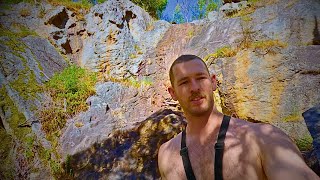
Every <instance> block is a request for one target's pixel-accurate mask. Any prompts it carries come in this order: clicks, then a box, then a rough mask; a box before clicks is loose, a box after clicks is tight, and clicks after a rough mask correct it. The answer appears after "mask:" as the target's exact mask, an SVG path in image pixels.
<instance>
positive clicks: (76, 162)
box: [59, 109, 186, 179]
mask: <svg viewBox="0 0 320 180" xmlns="http://www.w3.org/2000/svg"><path fill="white" fill-rule="evenodd" d="M185 126H186V121H185V120H184V117H183V115H182V113H181V112H175V111H173V110H169V109H164V110H160V111H158V112H156V113H154V114H153V115H151V116H150V117H149V118H147V119H146V120H144V121H143V122H141V123H139V124H137V126H136V127H135V128H133V129H129V130H122V131H120V130H118V131H115V132H113V133H111V134H110V135H109V138H108V139H106V140H105V141H103V142H102V143H95V144H94V145H93V146H91V147H90V148H89V149H87V150H85V151H82V152H79V153H77V154H75V155H72V156H68V157H67V159H66V160H65V162H64V164H63V167H64V171H65V172H66V173H65V174H61V175H60V177H59V179H60V178H63V179H158V178H160V174H159V170H158V167H157V164H158V160H157V154H158V149H159V147H160V145H161V144H163V143H164V142H166V141H168V140H169V139H171V138H172V137H174V136H176V135H177V134H178V133H179V132H181V131H182V129H183V128H184V127H185Z"/></svg>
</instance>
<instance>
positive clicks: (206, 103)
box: [186, 92, 213, 116]
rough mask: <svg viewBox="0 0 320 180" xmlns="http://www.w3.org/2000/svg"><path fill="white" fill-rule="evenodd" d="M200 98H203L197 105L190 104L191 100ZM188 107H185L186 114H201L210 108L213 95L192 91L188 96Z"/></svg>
mask: <svg viewBox="0 0 320 180" xmlns="http://www.w3.org/2000/svg"><path fill="white" fill-rule="evenodd" d="M197 98H201V99H202V100H203V102H202V104H201V105H200V106H198V107H195V106H192V100H194V99H197ZM188 103H189V107H188V108H186V111H187V113H188V114H190V115H192V116H202V115H203V114H206V113H207V112H208V111H210V110H211V109H212V106H213V97H212V98H210V97H208V96H206V95H205V94H203V93H201V92H193V93H192V94H191V96H190V97H189V98H188Z"/></svg>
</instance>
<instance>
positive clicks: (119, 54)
mask: <svg viewBox="0 0 320 180" xmlns="http://www.w3.org/2000/svg"><path fill="white" fill-rule="evenodd" d="M86 21H87V26H86V27H85V28H86V34H87V35H88V36H87V37H84V42H83V48H82V52H81V65H82V66H85V67H89V68H91V69H93V70H94V71H100V72H102V73H103V74H104V76H105V78H106V79H108V78H110V77H112V78H118V79H123V78H128V77H130V76H131V75H135V76H136V75H138V74H139V68H140V67H139V66H141V64H142V63H143V60H144V59H145V58H146V57H145V56H144V55H143V54H144V53H146V52H147V51H149V50H152V49H154V48H155V47H156V44H157V43H158V41H159V40H160V38H161V37H162V35H163V34H164V32H165V31H166V30H167V28H168V27H169V23H168V22H165V21H157V22H153V20H152V19H151V17H150V16H149V15H148V14H147V13H146V12H145V11H144V10H142V9H141V8H140V7H137V6H135V5H134V4H133V3H131V2H130V1H127V0H121V1H107V2H106V3H103V4H101V5H97V6H94V7H93V8H92V9H91V10H90V12H89V14H88V15H86Z"/></svg>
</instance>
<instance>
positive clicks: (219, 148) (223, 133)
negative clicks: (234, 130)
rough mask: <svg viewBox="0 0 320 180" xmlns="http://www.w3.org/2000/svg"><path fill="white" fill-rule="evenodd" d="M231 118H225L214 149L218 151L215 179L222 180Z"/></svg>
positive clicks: (215, 161) (215, 163)
mask: <svg viewBox="0 0 320 180" xmlns="http://www.w3.org/2000/svg"><path fill="white" fill-rule="evenodd" d="M230 118H231V117H230V116H226V115H225V116H223V120H222V124H221V127H220V130H219V134H218V139H217V143H216V144H215V146H214V148H215V150H216V153H215V160H214V179H215V180H222V179H223V176H222V159H223V150H224V139H225V137H226V133H227V130H228V127H229V122H230Z"/></svg>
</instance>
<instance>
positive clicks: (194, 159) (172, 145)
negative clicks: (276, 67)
mask: <svg viewBox="0 0 320 180" xmlns="http://www.w3.org/2000/svg"><path fill="white" fill-rule="evenodd" d="M170 81H171V85H172V87H169V88H168V91H169V93H170V95H171V97H172V98H173V99H174V100H178V101H179V103H180V105H181V107H182V109H183V111H184V115H185V117H186V119H187V121H188V125H187V127H186V136H185V139H186V141H185V142H186V147H187V153H186V154H187V155H186V156H187V157H188V158H189V165H190V166H191V167H190V168H189V169H188V168H187V167H186V168H185V166H188V165H185V162H184V161H185V160H183V158H182V156H181V155H180V150H181V146H182V145H181V141H182V133H180V134H178V135H177V136H176V137H175V138H173V139H171V140H169V141H168V142H166V143H164V144H163V145H161V147H160V149H159V154H158V166H159V170H160V173H161V177H162V179H169V180H179V179H192V175H190V174H193V176H194V177H195V179H197V180H201V179H214V177H217V178H216V179H222V178H223V179H225V180H228V179H236V180H238V179H244V180H255V179H271V180H277V179H279V180H295V179H297V180H301V179H320V178H319V177H318V176H317V175H316V174H315V173H314V172H313V171H312V170H311V169H310V168H309V167H308V166H307V165H306V163H305V162H304V161H303V159H302V157H301V154H300V152H299V150H298V148H297V147H296V145H295V144H293V143H292V141H291V140H290V138H289V137H288V136H287V135H286V134H285V133H283V132H282V131H281V130H279V129H278V128H276V127H274V126H272V125H269V124H257V123H250V122H247V121H243V120H240V119H237V118H233V117H231V119H230V123H229V126H227V128H226V135H225V140H224V149H223V150H222V154H223V156H222V157H223V158H222V160H221V161H222V162H221V164H222V165H221V166H222V168H221V171H220V172H221V173H222V177H221V176H220V177H219V176H215V171H216V173H218V171H219V170H215V159H219V158H217V157H215V154H216V152H217V151H216V150H215V143H216V141H217V135H218V133H219V130H220V127H221V124H222V121H223V118H224V115H223V114H221V113H220V112H218V111H217V109H216V107H215V106H214V100H213V93H212V92H213V91H214V90H215V89H216V86H217V83H216V77H215V75H210V73H209V71H208V68H207V66H206V65H205V63H204V62H203V61H202V60H201V59H200V58H199V57H197V56H194V55H183V56H180V57H179V58H178V59H176V60H175V62H174V63H173V64H172V66H171V68H170ZM244 108H245V107H244ZM217 154H219V153H218V152H217ZM218 156H219V155H218ZM220 156H221V155H220ZM187 161H188V160H186V164H188V162H187ZM216 167H218V165H217V166H216ZM191 171H192V172H191ZM186 174H188V176H189V178H187V175H186Z"/></svg>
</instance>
